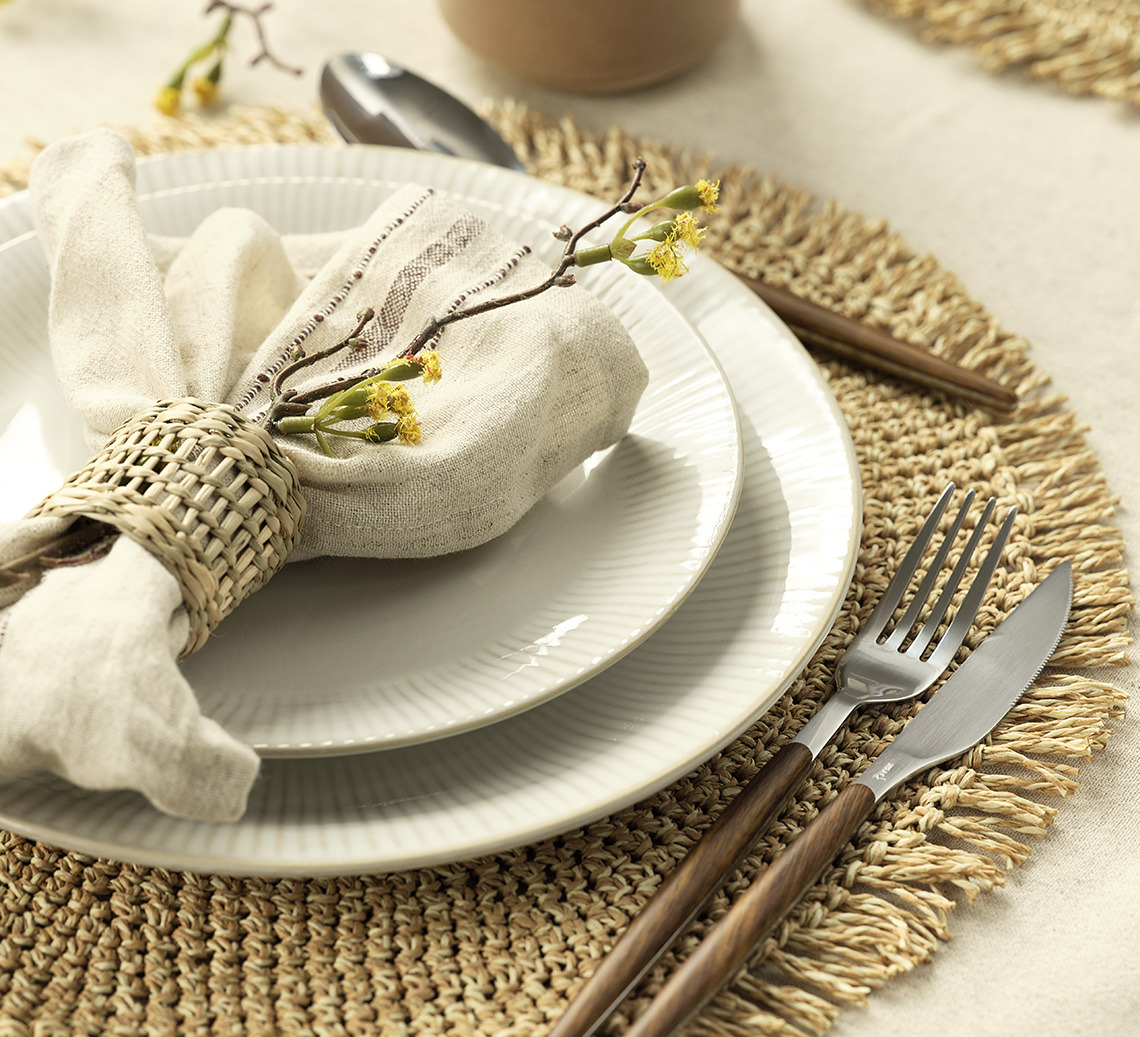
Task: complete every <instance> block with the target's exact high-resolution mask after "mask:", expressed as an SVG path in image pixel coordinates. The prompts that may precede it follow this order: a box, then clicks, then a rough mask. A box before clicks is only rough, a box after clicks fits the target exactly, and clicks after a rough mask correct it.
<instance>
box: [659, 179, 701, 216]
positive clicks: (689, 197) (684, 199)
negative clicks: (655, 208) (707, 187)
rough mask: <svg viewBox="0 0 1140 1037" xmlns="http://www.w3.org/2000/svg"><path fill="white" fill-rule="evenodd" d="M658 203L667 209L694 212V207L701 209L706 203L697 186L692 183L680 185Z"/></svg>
mask: <svg viewBox="0 0 1140 1037" xmlns="http://www.w3.org/2000/svg"><path fill="white" fill-rule="evenodd" d="M657 204H658V205H660V206H662V207H663V208H667V209H680V210H681V211H682V212H692V211H693V210H694V209H699V208H700V207H701V206H702V205H704V204H705V201H704V199H703V198H702V197H701V193H700V191H698V190H697V189H696V187H694V186H693V185H692V184H685V186H684V187H678V188H675V189H674V190H672V191H670V192H669V193H668V194H667V195H666V196H665V197H664V198H662V199H661V201H660V202H658V203H657Z"/></svg>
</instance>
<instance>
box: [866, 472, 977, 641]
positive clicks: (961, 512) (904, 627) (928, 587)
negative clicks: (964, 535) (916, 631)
mask: <svg viewBox="0 0 1140 1037" xmlns="http://www.w3.org/2000/svg"><path fill="white" fill-rule="evenodd" d="M974 496H975V494H974V491H973V490H970V491H968V492H967V493H966V499H965V501H963V502H962V506H961V507H960V508H959V509H958V514H957V515H956V516H955V517H954V521H953V523H952V524H951V526H950V528H949V529H948V530H947V531H946V535H945V536H944V537H943V538H942V543H941V544H940V545H939V546H938V551H937V553H936V554H935V555H934V561H932V562H931V563H930V566H929V568H928V569H927V570H926V576H925V578H924V579H923V581H922V585H921V586H920V587H919V588H918V591H917V592H916V593H915V595H914V598H913V599H912V600H911V603H910V606H909V607H908V608H907V610H906V614H905V615H904V616H903V617H902V619H900V620H899V622H898V625H897V626H896V627H895V629H894V631H893V632H892V633H891V636H890V637H888V638H887V640H886V641H885V642H883V644H884V646H885V647H887V648H891V649H897V648H898V647H899V646H900V645H901V644H902V643H903V641H904V640H905V639H906V635H907V634H909V633H910V631H911V629H912V628H913V627H914V625H915V623H917V622H918V617H919V615H920V613H921V612H922V606H923V605H924V604H926V599H927V598H929V597H930V592H931V591H932V590H933V589H934V584H935V583H937V582H938V574H939V573H940V572H941V571H942V563H943V562H945V561H946V556H947V555H948V554H949V553H950V548H951V546H952V545H953V543H954V540H955V538H956V537H957V536H958V530H959V529H961V528H962V523H963V522H964V521H965V519H966V515H967V514H969V511H970V506H971V505H972V504H973V503H974ZM960 578H961V576H960V575H959V579H960ZM927 640H929V638H927Z"/></svg>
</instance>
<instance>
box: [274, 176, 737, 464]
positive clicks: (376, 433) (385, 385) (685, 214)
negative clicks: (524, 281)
mask: <svg viewBox="0 0 1140 1037" xmlns="http://www.w3.org/2000/svg"><path fill="white" fill-rule="evenodd" d="M645 166H646V164H645V161H644V160H643V159H640V158H639V159H637V160H636V162H634V164H633V176H632V178H631V180H630V184H629V187H628V188H627V189H626V191H625V193H624V194H623V195H622V197H621V198H620V199H619V200H618V201H617V202H616V203H615V204H614V205H612V206H610V208H609V209H607V210H606V211H605V212H603V213H602V214H601V215H600V216H598V217H597V218H596V219H594V220H591V221H590V222H589V223H587V224H585V225H584V226H582V227H580V228H579V229H578V230H576V231H571V230H570V228H569V227H567V226H566V225H565V224H563V226H562V227H560V228H559V229H558V230H557V231H556V232H555V237H557V238H558V239H559V240H560V241H563V242H564V243H565V244H564V245H563V248H562V255H561V256H560V258H559V260H558V262H557V263H556V264H555V265H554V268H553V270H552V271H551V272H550V274H549V275H548V276H547V277H546V278H545V279H544V280H542V281H541V282H539V283H538V284H536V285H534V286H532V287H531V288H527V289H524V290H522V291H519V292H515V293H513V294H510V295H504V296H500V297H497V298H489V299H483V300H480V301H479V302H475V303H472V304H470V305H467V306H463V307H460V308H458V309H455V310H452V311H451V312H449V313H447V314H444V315H442V316H439V317H432V318H431V319H430V320H429V321H428V322H427V324H425V325H424V327H423V328H422V329H421V330H420V332H419V333H418V334H417V335H416V336H415V337H414V338H413V339H412V341H411V342H409V343H408V345H407V346H405V347H404V349H402V350H401V351H400V353H399V354H397V356H396V357H395V358H394V359H393V360H390V361H388V362H387V363H386V364H384V365H382V366H380V367H373V368H369V369H368V370H366V371H362V372H361V373H359V374H357V375H355V376H353V377H351V378H338V379H336V380H334V381H331V382H328V383H326V384H323V385H318V386H315V387H312V388H309V389H306V390H305V391H303V392H300V391H297V390H295V389H288V388H286V387H285V383H286V382H287V381H288V380H289V379H290V378H292V377H293V376H294V375H296V374H297V373H298V372H299V371H301V370H303V369H304V368H306V367H309V366H311V365H313V364H315V363H317V362H318V361H321V360H326V359H328V358H329V357H331V356H334V355H335V354H336V353H339V352H340V351H342V350H344V349H358V348H361V347H362V346H364V345H366V344H367V343H366V341H365V340H364V339H363V338H361V335H362V333H363V331H364V329H365V327H366V326H367V325H368V324H369V322H370V321H372V319H373V318H374V316H375V314H374V313H373V311H372V310H371V309H367V310H365V311H364V312H362V313H361V314H359V315H358V317H357V325H356V327H355V328H354V329H353V331H352V332H351V333H350V334H349V335H347V336H346V337H345V338H343V339H342V340H341V341H340V342H337V343H336V344H335V345H332V346H329V347H328V348H326V349H323V350H321V351H319V352H317V353H312V354H305V353H303V352H302V351H300V350H297V351H296V352H295V353H294V354H293V356H292V357H291V358H290V361H289V363H288V364H286V366H285V367H284V368H282V370H281V371H280V372H279V373H278V374H277V376H276V377H275V378H274V379H273V381H272V383H271V385H270V394H271V399H270V405H269V408H268V409H267V411H266V413H265V416H264V417H263V418H262V424H263V425H264V426H265V428H266V429H268V430H269V431H270V432H271V433H273V432H279V433H281V434H283V435H298V434H312V435H314V436H316V439H317V443H318V445H319V446H320V447H321V449H322V450H323V451H324V452H325V453H326V454H327V453H330V452H331V451H330V450H329V444H328V437H329V436H346V437H349V438H353V439H364V440H367V441H369V442H373V443H379V442H389V441H391V440H393V439H400V440H401V441H402V442H405V443H414V442H418V441H419V439H420V435H421V430H420V426H419V422H418V419H417V417H416V414H415V410H414V409H413V407H412V405H411V401H410V397H409V396H408V393H407V390H406V389H405V388H404V387H403V386H397V385H396V384H395V383H399V382H404V381H408V380H411V379H415V378H422V379H423V381H425V382H432V381H438V380H439V377H440V370H441V368H440V358H439V354H438V353H437V352H435V351H434V350H428V349H427V348H426V347H427V346H428V344H429V343H431V342H433V341H434V340H435V339H436V338H437V337H438V336H439V335H440V333H441V332H442V331H443V330H444V329H445V328H446V327H448V326H449V325H451V324H454V323H456V322H458V321H461V320H468V319H470V318H471V317H477V316H480V315H481V314H485V313H489V312H491V311H492V310H497V309H500V308H501V307H504V306H510V305H513V304H515V303H519V302H524V301H526V300H527V299H533V298H535V297H536V296H538V295H541V294H542V293H543V292H546V291H549V290H550V289H552V288H565V287H569V286H570V285H573V284H575V283H576V278H575V276H574V273H573V272H572V268H574V267H579V266H592V265H594V264H596V263H603V262H608V261H610V260H616V261H618V262H620V263H622V264H623V265H625V266H627V267H629V268H630V269H631V270H633V271H635V272H636V273H639V274H656V275H659V276H660V277H661V279H662V280H663V281H666V282H668V281H671V280H673V279H674V278H676V277H680V276H681V275H682V274H684V273H685V271H686V269H687V268H686V267H685V264H684V258H683V257H684V254H685V250H686V249H689V248H695V247H696V246H697V245H698V243H699V242H700V239H701V236H702V234H703V233H704V232H703V230H702V229H701V228H700V227H699V226H698V225H697V223H696V220H695V219H694V217H693V212H694V211H695V210H697V209H704V210H705V211H708V212H715V211H716V201H717V196H718V193H719V185H717V184H715V183H710V182H708V181H706V180H701V181H699V182H698V183H697V184H695V185H686V186H684V187H679V188H677V189H676V190H674V191H671V192H669V194H667V195H665V196H664V197H663V198H660V199H658V200H657V201H655V202H651V203H649V204H647V205H638V204H635V203H634V201H633V196H634V195H635V194H636V193H637V191H638V189H639V188H640V186H641V181H642V177H643V176H644V174H645ZM657 209H671V210H674V211H676V212H677V215H676V216H673V217H671V218H669V219H666V220H663V221H661V222H659V223H657V224H655V225H654V226H652V227H651V228H649V229H648V230H647V231H645V232H644V233H640V234H635V235H632V236H631V235H630V230H631V228H632V227H633V224H634V223H635V222H636V221H637V220H638V219H639V218H640V217H641V216H643V215H645V214H647V213H649V212H652V211H654V210H657ZM618 214H625V215H627V216H629V219H627V220H626V222H625V223H624V224H623V225H622V227H621V229H620V230H619V231H618V233H617V234H616V235H615V236H614V238H613V239H612V240H611V241H610V242H609V243H608V244H605V245H595V246H589V247H584V248H580V247H579V246H580V244H581V242H582V239H583V238H584V237H585V235H587V234H589V233H590V232H591V231H594V230H597V229H598V228H600V227H601V226H602V225H603V224H604V223H606V222H607V221H609V220H610V219H612V218H613V217H614V216H617V215H618ZM643 244H644V245H646V246H647V247H648V249H649V251H648V252H642V253H640V254H639V253H638V248H639V247H640V246H642V245H643ZM321 401H324V402H321ZM315 404H319V406H318V407H317V409H316V411H315V412H312V413H311V412H310V408H311V407H312V406H313V405H315ZM364 419H368V420H369V421H370V422H371V424H369V425H368V426H366V427H363V428H361V427H359V426H358V425H355V426H354V425H352V424H351V423H353V422H359V421H361V420H364Z"/></svg>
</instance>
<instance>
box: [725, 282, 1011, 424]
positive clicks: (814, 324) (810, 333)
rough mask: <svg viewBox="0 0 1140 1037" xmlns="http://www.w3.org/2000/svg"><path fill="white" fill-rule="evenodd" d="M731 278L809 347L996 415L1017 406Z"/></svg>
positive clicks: (846, 324)
mask: <svg viewBox="0 0 1140 1037" xmlns="http://www.w3.org/2000/svg"><path fill="white" fill-rule="evenodd" d="M737 276H738V277H739V278H740V279H741V281H743V282H744V283H745V284H746V285H748V287H749V288H751V289H752V290H753V291H754V292H755V293H756V294H757V295H758V296H760V298H761V299H763V300H764V301H765V302H766V303H767V304H768V305H769V306H770V307H771V308H772V310H773V311H774V312H775V313H776V315H777V316H778V317H780V318H781V319H783V320H784V321H785V322H786V323H787V324H788V325H789V326H790V327H791V328H792V329H793V330H795V332H796V334H797V335H798V336H799V337H800V338H802V339H803V340H804V341H805V342H807V343H808V344H810V345H814V346H818V347H819V348H820V349H825V350H827V351H828V352H829V353H834V354H836V355H837V356H840V357H843V358H844V359H847V360H852V361H854V362H855V363H857V364H864V365H866V366H867V367H873V368H875V369H876V370H879V371H884V372H886V373H887V374H891V375H895V376H896V377H898V378H902V379H904V380H906V381H909V382H914V383H916V384H918V385H925V386H927V387H929V388H932V389H938V390H940V391H942V392H945V393H949V394H950V395H951V396H958V397H960V398H961V399H964V400H968V401H970V402H971V403H977V404H980V405H981V406H983V407H990V408H991V409H993V410H996V411H998V412H999V413H1002V414H1006V413H1009V412H1010V411H1011V410H1013V408H1014V407H1016V406H1017V394H1016V393H1015V392H1014V391H1013V390H1012V389H1009V388H1007V387H1006V386H1004V385H1001V384H999V383H998V382H995V381H994V380H993V379H991V378H986V377H985V375H981V374H978V372H977V371H970V370H968V369H967V368H965V367H960V366H958V365H957V364H955V363H951V362H950V361H949V360H945V359H943V358H942V357H940V356H935V354H933V353H929V352H927V351H926V350H925V349H919V348H918V346H913V345H911V344H910V343H909V342H903V341H902V340H901V339H897V338H894V337H893V336H892V335H888V334H887V333H886V332H884V331H880V330H878V329H877V328H872V327H869V326H868V325H866V324H862V323H860V322H859V321H857V320H852V319H851V318H850V317H844V316H843V315H842V314H839V313H836V312H835V311H834V310H830V309H828V308H827V307H826V306H820V305H819V304H818V303H814V302H811V301H810V300H809V299H804V298H802V297H801V296H799V295H796V294H795V293H794V292H789V291H788V290H787V289H784V288H776V287H775V286H773V285H770V284H768V283H766V282H765V281H761V280H759V279H758V278H755V277H745V276H744V275H743V274H738V275H737Z"/></svg>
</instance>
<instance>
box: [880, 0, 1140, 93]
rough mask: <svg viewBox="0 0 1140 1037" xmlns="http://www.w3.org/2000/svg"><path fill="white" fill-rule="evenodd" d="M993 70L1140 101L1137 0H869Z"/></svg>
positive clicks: (1072, 89)
mask: <svg viewBox="0 0 1140 1037" xmlns="http://www.w3.org/2000/svg"><path fill="white" fill-rule="evenodd" d="M867 2H868V4H869V6H870V7H871V9H872V10H878V11H884V12H886V13H887V14H889V15H891V16H893V17H895V18H899V19H902V20H904V21H905V22H907V24H909V25H911V26H913V27H914V28H915V30H916V31H917V32H918V33H919V35H920V36H922V38H923V39H926V40H928V41H931V42H936V43H948V44H957V45H959V46H966V47H969V48H970V49H971V50H973V51H974V53H975V54H977V55H978V57H979V58H980V59H981V61H982V64H983V66H984V67H985V68H986V69H988V70H989V71H991V72H1007V71H1020V72H1022V73H1024V74H1025V75H1027V76H1029V77H1030V78H1032V79H1038V80H1043V81H1046V82H1051V83H1054V84H1056V85H1058V86H1060V87H1061V88H1062V89H1063V90H1067V91H1068V92H1069V93H1072V94H1078V95H1080V94H1091V95H1094V96H1097V97H1106V98H1110V99H1112V100H1115V101H1127V102H1130V103H1132V104H1140V0H954V2H953V3H947V0H867Z"/></svg>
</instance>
